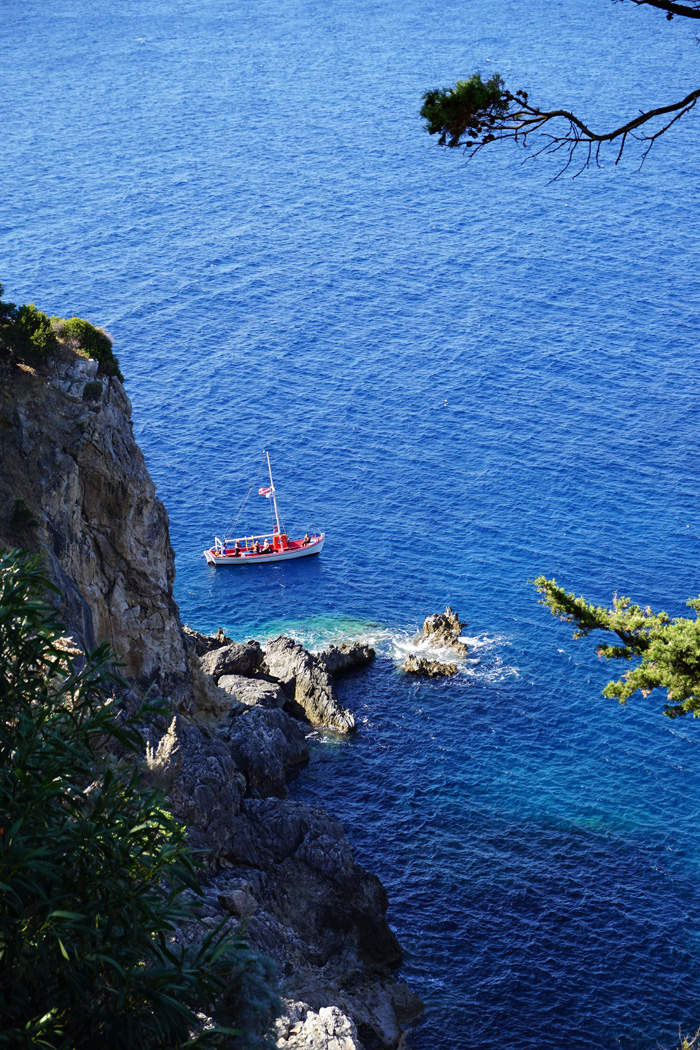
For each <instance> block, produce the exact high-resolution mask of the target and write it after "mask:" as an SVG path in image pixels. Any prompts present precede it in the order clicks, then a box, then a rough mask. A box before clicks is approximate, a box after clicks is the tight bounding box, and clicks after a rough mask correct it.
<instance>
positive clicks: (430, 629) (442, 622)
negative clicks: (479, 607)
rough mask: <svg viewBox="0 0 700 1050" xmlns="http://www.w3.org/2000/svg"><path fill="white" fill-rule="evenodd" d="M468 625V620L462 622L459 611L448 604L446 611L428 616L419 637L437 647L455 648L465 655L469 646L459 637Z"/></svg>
mask: <svg viewBox="0 0 700 1050" xmlns="http://www.w3.org/2000/svg"><path fill="white" fill-rule="evenodd" d="M466 626H467V624H466V622H465V623H461V622H460V619H459V617H458V616H457V613H456V612H455V611H454V609H453V608H452V607H451V606H449V605H448V606H447V608H446V609H445V611H444V613H436V614H435V615H434V616H428V618H427V619H426V621H425V623H424V624H423V630H422V631H421V633H420V634H419V635H418V638H419V639H420V640H425V641H426V642H427V643H428V644H429V645H431V646H434V647H436V648H442V647H446V648H449V649H454V650H455V652H457V653H459V654H460V656H464V655H465V654H466V652H467V646H466V645H465V644H464V642H460V640H459V639H460V635H461V634H462V631H463V630H464V628H465V627H466Z"/></svg>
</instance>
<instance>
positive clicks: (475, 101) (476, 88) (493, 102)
mask: <svg viewBox="0 0 700 1050" xmlns="http://www.w3.org/2000/svg"><path fill="white" fill-rule="evenodd" d="M523 95H524V93H523ZM524 97H525V99H526V98H527V96H526V95H524ZM514 100H515V96H513V95H511V94H510V92H509V91H506V90H505V88H504V86H503V79H502V78H501V76H500V75H499V74H498V73H494V74H493V76H492V77H490V78H489V79H488V80H486V81H484V80H482V79H481V74H480V73H474V74H473V75H472V76H471V77H470V78H469V80H458V81H457V83H456V84H455V86H454V87H448V88H437V89H434V90H432V91H426V92H425V93H424V95H423V105H422V107H421V111H420V115H421V116H422V117H423V118H424V120H425V122H426V128H427V130H428V132H429V134H431V135H437V134H439V135H440V138H439V139H438V142H439V143H440V145H441V146H445V145H447V146H453V147H454V146H459V145H465V146H471V145H474V144H476V143H477V142H481V144H482V145H484V144H485V143H487V142H492V141H493V139H494V138H495V135H494V129H495V128H496V127H497V126H498V124H499V123H500V122H502V121H503V120H504V119H505V118H506V117H507V116H508V113H509V109H510V106H511V103H512V102H513V101H514Z"/></svg>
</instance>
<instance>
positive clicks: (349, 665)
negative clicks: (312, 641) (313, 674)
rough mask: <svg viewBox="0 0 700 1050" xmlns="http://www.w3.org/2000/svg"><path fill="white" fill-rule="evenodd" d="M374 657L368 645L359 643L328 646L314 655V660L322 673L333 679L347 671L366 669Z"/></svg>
mask: <svg viewBox="0 0 700 1050" xmlns="http://www.w3.org/2000/svg"><path fill="white" fill-rule="evenodd" d="M375 655H376V654H375V652H374V649H373V648H372V647H371V646H370V645H362V644H361V643H360V642H343V643H342V644H341V645H329V646H328V647H327V648H326V649H324V650H323V651H322V652H320V653H317V654H316V659H317V660H318V662H319V664H320V665H321V667H322V668H323V669H324V671H327V672H328V674H329V675H332V676H333V677H334V678H335V677H337V676H338V675H341V674H345V673H346V672H347V671H355V670H357V669H358V668H360V667H366V666H367V665H368V664H371V663H372V660H374V657H375Z"/></svg>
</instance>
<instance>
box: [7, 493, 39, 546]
mask: <svg viewBox="0 0 700 1050" xmlns="http://www.w3.org/2000/svg"><path fill="white" fill-rule="evenodd" d="M35 525H38V522H37V520H36V518H35V517H34V515H33V514H32V512H31V510H30V509H29V507H28V506H27V504H26V503H25V501H24V500H23V499H16V500H15V506H14V510H13V512H12V519H11V521H10V530H11V532H13V533H14V535H15V537H17V536H20V537H21V536H23V535H24V533H25V531H26V530H27V529H31V528H33V527H34V526H35Z"/></svg>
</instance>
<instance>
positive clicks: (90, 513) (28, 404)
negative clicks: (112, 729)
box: [0, 354, 189, 699]
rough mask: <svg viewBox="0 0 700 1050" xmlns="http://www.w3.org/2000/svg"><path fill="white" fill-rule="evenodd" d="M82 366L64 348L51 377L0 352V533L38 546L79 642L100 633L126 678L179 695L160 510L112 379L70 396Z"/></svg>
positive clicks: (182, 669)
mask: <svg viewBox="0 0 700 1050" xmlns="http://www.w3.org/2000/svg"><path fill="white" fill-rule="evenodd" d="M85 364H86V365H87V363H85ZM90 371H91V369H90V368H89V367H83V364H82V363H81V359H79V358H77V357H76V356H75V355H70V354H68V355H64V356H62V357H61V358H60V359H59V360H58V362H57V363H56V365H55V366H54V369H53V373H52V374H50V375H49V376H48V378H46V377H43V376H39V375H36V374H35V373H34V372H33V371H32V370H31V369H27V368H22V367H19V366H17V365H15V364H13V363H12V362H10V361H9V360H8V359H3V360H2V361H0V463H2V472H1V473H0V544H1V545H2V546H10V547H17V546H23V545H26V546H34V545H39V546H41V547H43V549H44V550H45V552H46V555H47V561H48V564H47V568H48V569H49V572H50V575H51V576H52V578H53V580H54V582H55V583H56V584H57V585H58V587H59V588H60V590H61V592H62V595H63V601H62V608H61V614H62V617H63V621H64V624H65V626H66V629H67V630H68V631H69V632H70V633H71V634H74V635H75V636H76V637H77V638H79V640H80V642H81V644H83V645H86V646H88V647H92V646H93V645H94V644H95V643H96V642H100V641H102V640H104V639H106V640H107V641H108V642H109V644H110V645H111V646H112V648H113V649H114V650H115V652H116V653H117V655H118V656H119V658H120V660H122V661H123V662H124V664H125V667H124V673H125V674H126V676H127V677H128V678H130V679H132V680H133V681H134V682H136V683H138V684H140V685H141V686H146V685H148V684H150V683H151V682H155V683H156V684H157V686H158V687H159V689H160V690H161V691H168V692H169V693H170V694H171V695H172V696H173V697H174V698H175V699H180V698H182V697H184V696H185V695H186V694H187V693H188V692H189V685H188V682H187V665H186V658H185V644H184V640H183V635H182V628H181V625H180V618H179V613H178V609H177V605H176V604H175V600H174V598H173V593H172V585H173V580H174V578H175V564H174V555H173V550H172V547H171V545H170V536H169V530H168V516H167V514H166V511H165V508H164V506H163V504H162V503H161V502H160V500H159V499H158V498H157V496H156V494H155V486H154V484H153V482H152V481H151V478H150V476H149V473H148V470H147V469H146V464H145V462H144V458H143V454H142V453H141V450H140V448H139V447H138V445H137V444H136V442H135V440H134V436H133V432H132V425H131V403H130V401H129V399H128V397H127V396H126V394H125V392H124V387H123V386H122V384H121V382H120V381H119V380H118V379H115V378H104V379H102V380H101V382H102V392H101V394H100V396H99V398H98V399H97V400H89V401H83V400H82V399H79V395H80V391H79V390H78V387H79V386H80V384H81V383H82V386H83V387H84V386H85V384H86V382H87V381H88V380H89V379H90ZM92 371H94V369H92ZM18 510H21V513H18Z"/></svg>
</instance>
